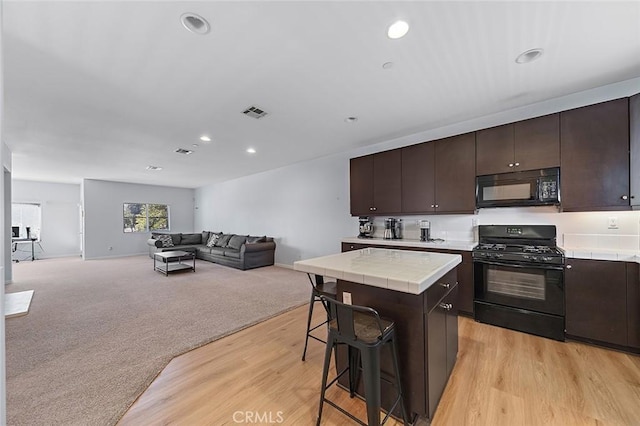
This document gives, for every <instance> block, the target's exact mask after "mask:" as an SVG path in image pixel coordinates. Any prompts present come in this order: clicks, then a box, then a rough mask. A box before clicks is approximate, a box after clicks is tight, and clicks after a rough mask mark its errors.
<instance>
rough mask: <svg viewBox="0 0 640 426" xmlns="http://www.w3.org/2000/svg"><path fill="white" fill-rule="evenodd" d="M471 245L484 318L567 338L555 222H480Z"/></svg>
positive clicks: (478, 315)
mask: <svg viewBox="0 0 640 426" xmlns="http://www.w3.org/2000/svg"><path fill="white" fill-rule="evenodd" d="M478 237H479V243H478V245H477V246H476V247H475V248H474V249H473V252H472V257H473V263H474V293H475V294H474V312H475V313H474V316H475V319H476V320H478V321H480V322H485V323H489V324H493V325H499V326H502V327H506V328H511V329H514V330H519V331H524V332H527V333H531V334H537V335H540V336H544V337H549V338H552V339H556V340H564V263H565V258H564V252H563V251H562V250H561V249H560V248H558V247H557V246H556V227H555V226H553V225H481V226H479V227H478Z"/></svg>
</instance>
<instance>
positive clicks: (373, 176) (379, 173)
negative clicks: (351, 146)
mask: <svg viewBox="0 0 640 426" xmlns="http://www.w3.org/2000/svg"><path fill="white" fill-rule="evenodd" d="M400 170H401V155H400V150H399V149H394V150H391V151H384V152H379V153H376V154H373V155H366V156H364V157H357V158H352V159H351V160H350V167H349V175H350V196H351V215H353V216H369V215H377V214H397V213H400V209H401V202H400V197H401V189H400V188H401V186H400V185H401V184H400V179H401V176H400Z"/></svg>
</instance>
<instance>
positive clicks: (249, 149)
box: [247, 148, 256, 154]
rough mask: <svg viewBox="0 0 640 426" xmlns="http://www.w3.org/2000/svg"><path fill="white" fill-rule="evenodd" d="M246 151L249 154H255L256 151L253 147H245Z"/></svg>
mask: <svg viewBox="0 0 640 426" xmlns="http://www.w3.org/2000/svg"><path fill="white" fill-rule="evenodd" d="M247 152H248V153H249V154H255V153H256V150H255V149H253V148H247Z"/></svg>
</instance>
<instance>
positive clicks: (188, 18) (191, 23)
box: [180, 13, 211, 35]
mask: <svg viewBox="0 0 640 426" xmlns="http://www.w3.org/2000/svg"><path fill="white" fill-rule="evenodd" d="M180 21H181V22H182V25H183V26H184V27H185V28H186V29H187V30H189V31H191V32H192V33H194V34H200V35H204V34H206V33H208V32H209V30H210V29H211V26H210V25H209V22H207V20H206V19H204V18H203V17H202V16H200V15H196V14H195V13H185V14H183V15H182V16H181V17H180Z"/></svg>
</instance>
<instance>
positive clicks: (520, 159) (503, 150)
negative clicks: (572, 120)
mask: <svg viewBox="0 0 640 426" xmlns="http://www.w3.org/2000/svg"><path fill="white" fill-rule="evenodd" d="M559 116H560V115H559V114H550V115H545V116H542V117H536V118H532V119H530V120H524V121H518V122H517V123H510V124H505V125H503V126H497V127H492V128H490V129H484V130H479V131H477V132H476V138H477V139H476V149H477V153H476V154H477V158H476V174H477V175H478V176H482V175H493V174H498V173H508V172H515V171H522V170H536V169H546V168H549V167H558V166H559V165H560V118H559Z"/></svg>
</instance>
